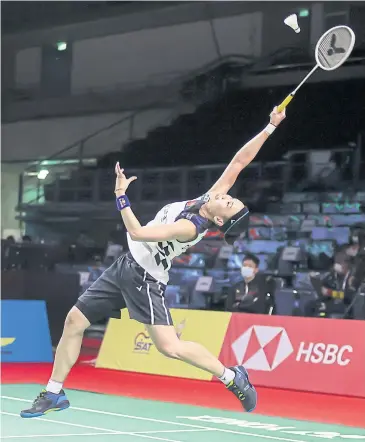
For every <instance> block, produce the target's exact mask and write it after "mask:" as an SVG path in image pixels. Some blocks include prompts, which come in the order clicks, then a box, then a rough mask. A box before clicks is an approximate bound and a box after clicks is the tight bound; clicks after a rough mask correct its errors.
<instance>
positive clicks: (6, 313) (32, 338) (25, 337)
mask: <svg viewBox="0 0 365 442" xmlns="http://www.w3.org/2000/svg"><path fill="white" fill-rule="evenodd" d="M0 345H1V347H0V351H1V361H2V362H52V360H53V354H52V344H51V336H50V332H49V327H48V317H47V310H46V303H45V302H44V301H21V300H4V301H1V338H0Z"/></svg>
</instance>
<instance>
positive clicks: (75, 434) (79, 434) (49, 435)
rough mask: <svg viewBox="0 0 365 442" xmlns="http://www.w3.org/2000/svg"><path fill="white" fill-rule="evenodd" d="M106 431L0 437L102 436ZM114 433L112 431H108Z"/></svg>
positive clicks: (2, 437) (4, 437)
mask: <svg viewBox="0 0 365 442" xmlns="http://www.w3.org/2000/svg"><path fill="white" fill-rule="evenodd" d="M104 434H108V433H69V434H26V435H24V436H1V438H0V439H18V438H25V437H26V438H28V437H30V438H32V437H34V438H35V437H75V436H102V435H104ZM110 434H114V433H110Z"/></svg>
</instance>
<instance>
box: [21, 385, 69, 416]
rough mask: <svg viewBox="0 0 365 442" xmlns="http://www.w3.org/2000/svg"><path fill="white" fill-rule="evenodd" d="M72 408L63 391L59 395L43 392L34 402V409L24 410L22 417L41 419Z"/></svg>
mask: <svg viewBox="0 0 365 442" xmlns="http://www.w3.org/2000/svg"><path fill="white" fill-rule="evenodd" d="M69 406H70V402H69V401H68V400H67V397H66V394H65V392H64V391H63V390H61V391H60V392H59V393H58V394H55V393H51V392H49V391H46V390H42V391H41V393H40V395H39V396H38V397H37V398H36V400H35V401H34V402H33V405H32V408H29V410H23V411H21V413H20V416H21V417H24V418H30V417H39V416H44V415H45V414H47V413H50V412H51V411H62V410H65V409H66V408H68V407H69Z"/></svg>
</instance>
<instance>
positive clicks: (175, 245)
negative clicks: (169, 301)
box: [127, 196, 207, 284]
mask: <svg viewBox="0 0 365 442" xmlns="http://www.w3.org/2000/svg"><path fill="white" fill-rule="evenodd" d="M206 198H207V197H205V196H202V197H199V198H197V199H195V200H190V201H181V202H177V203H171V204H167V205H166V206H165V207H163V208H162V209H161V210H160V211H159V212H158V213H157V215H156V216H155V218H154V219H153V220H152V221H150V222H149V223H148V224H147V225H148V226H152V225H154V226H155V225H163V224H172V223H174V222H175V221H176V218H178V217H179V215H181V214H185V215H186V216H184V218H187V219H191V214H190V213H186V212H185V211H189V208H190V207H191V206H194V205H195V204H196V203H199V202H201V203H204V202H205V201H206ZM197 216H198V218H200V220H199V221H200V222H201V221H202V220H203V218H202V217H200V216H199V215H197ZM193 222H194V221H193ZM194 224H196V223H195V222H194ZM197 232H198V235H197V237H196V238H195V239H194V240H193V241H189V242H180V241H178V240H176V239H174V240H170V241H162V242H138V241H133V240H132V239H131V237H130V235H129V233H127V238H128V245H129V250H130V252H131V254H132V256H133V258H134V259H135V260H136V262H137V263H138V264H139V265H140V266H141V267H142V268H143V269H145V270H146V272H148V273H149V274H150V275H151V276H153V277H154V278H155V279H157V281H159V282H162V283H163V284H167V283H168V281H169V273H168V272H169V270H170V268H171V262H172V260H173V259H174V258H175V257H176V256H179V255H181V254H182V253H184V252H185V251H186V250H187V249H188V248H189V247H191V246H193V245H194V244H196V243H198V242H199V241H201V240H202V239H203V238H204V236H205V234H206V232H207V229H205V230H203V231H202V229H199V228H197Z"/></svg>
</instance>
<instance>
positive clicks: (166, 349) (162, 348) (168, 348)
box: [156, 342, 180, 359]
mask: <svg viewBox="0 0 365 442" xmlns="http://www.w3.org/2000/svg"><path fill="white" fill-rule="evenodd" d="M156 348H157V350H158V351H159V352H160V353H161V354H163V355H164V356H166V357H167V358H171V359H180V352H179V343H178V342H177V343H175V342H174V343H166V344H161V345H158V344H157V345H156Z"/></svg>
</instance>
